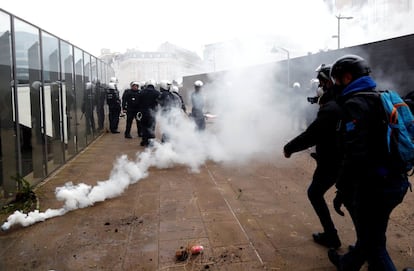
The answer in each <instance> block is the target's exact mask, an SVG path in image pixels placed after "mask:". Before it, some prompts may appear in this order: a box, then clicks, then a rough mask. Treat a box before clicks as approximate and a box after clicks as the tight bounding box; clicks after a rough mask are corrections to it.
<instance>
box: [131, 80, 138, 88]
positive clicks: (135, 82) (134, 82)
mask: <svg viewBox="0 0 414 271" xmlns="http://www.w3.org/2000/svg"><path fill="white" fill-rule="evenodd" d="M133 85H137V86H138V87H139V86H140V84H139V83H138V82H137V81H132V82H131V84H130V86H131V88H132V86H133Z"/></svg>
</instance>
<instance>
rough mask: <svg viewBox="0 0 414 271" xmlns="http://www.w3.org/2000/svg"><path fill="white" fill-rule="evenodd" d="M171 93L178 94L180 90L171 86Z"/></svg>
mask: <svg viewBox="0 0 414 271" xmlns="http://www.w3.org/2000/svg"><path fill="white" fill-rule="evenodd" d="M170 91H171V92H173V91H174V92H177V93H178V92H179V91H180V89H179V88H178V87H177V86H171V88H170Z"/></svg>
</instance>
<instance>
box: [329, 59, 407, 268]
mask: <svg viewBox="0 0 414 271" xmlns="http://www.w3.org/2000/svg"><path fill="white" fill-rule="evenodd" d="M370 71H371V70H370V68H369V66H368V64H367V62H366V61H365V60H364V59H363V58H361V57H360V56H357V55H345V56H343V57H341V58H339V59H338V60H336V62H335V63H334V64H333V65H332V69H331V77H332V78H333V80H334V82H335V84H336V86H337V90H336V91H337V95H338V98H337V102H338V104H339V105H340V107H341V109H342V112H343V118H342V121H341V126H340V132H341V144H342V145H343V151H344V155H343V158H342V163H341V168H340V171H339V172H340V174H339V175H338V179H337V183H336V187H337V193H336V197H335V199H334V208H335V210H336V211H337V212H338V213H339V214H341V215H343V212H342V210H341V205H342V204H344V205H345V207H346V208H347V210H348V212H349V214H350V215H351V218H352V221H353V223H354V226H355V231H356V238H357V240H356V244H355V247H354V248H353V249H352V250H350V251H349V252H348V253H346V254H344V255H339V254H338V253H337V251H336V250H329V252H328V257H329V259H330V261H331V262H332V263H333V264H334V265H335V266H336V267H337V268H338V270H360V268H361V267H362V265H363V264H364V263H365V262H368V270H370V271H395V270H396V267H395V265H394V263H393V261H392V259H391V257H390V255H389V254H388V251H387V248H386V231H387V226H388V220H389V218H390V215H391V212H392V210H393V209H394V208H395V207H396V206H397V205H398V204H400V203H401V202H402V200H403V199H404V196H405V194H406V193H407V189H408V187H409V182H408V178H407V175H406V172H405V171H404V169H403V168H402V165H401V164H400V163H399V161H397V159H392V157H391V156H390V154H389V152H388V144H387V142H386V141H387V138H386V133H387V124H386V122H385V121H384V114H385V113H384V108H383V106H382V103H381V99H380V97H379V95H377V93H376V92H375V88H376V83H375V81H374V80H373V79H372V78H371V77H370V76H369V74H370Z"/></svg>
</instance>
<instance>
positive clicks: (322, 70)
mask: <svg viewBox="0 0 414 271" xmlns="http://www.w3.org/2000/svg"><path fill="white" fill-rule="evenodd" d="M331 67H332V65H330V64H321V65H319V67H317V68H316V70H315V72H316V73H317V75H316V78H318V80H319V81H320V80H321V79H322V80H331V77H330V73H331Z"/></svg>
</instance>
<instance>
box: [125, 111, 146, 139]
mask: <svg viewBox="0 0 414 271" xmlns="http://www.w3.org/2000/svg"><path fill="white" fill-rule="evenodd" d="M137 113H138V111H137V112H135V111H127V113H126V127H125V135H130V134H131V127H132V122H133V121H134V119H135V122H136V125H137V133H138V136H142V131H141V130H142V129H141V122H140V121H139V120H138V119H137Z"/></svg>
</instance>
